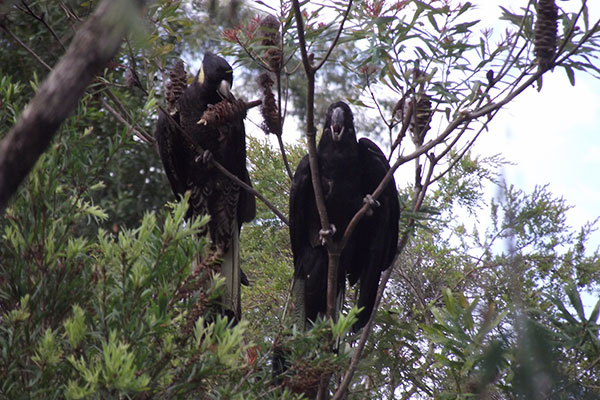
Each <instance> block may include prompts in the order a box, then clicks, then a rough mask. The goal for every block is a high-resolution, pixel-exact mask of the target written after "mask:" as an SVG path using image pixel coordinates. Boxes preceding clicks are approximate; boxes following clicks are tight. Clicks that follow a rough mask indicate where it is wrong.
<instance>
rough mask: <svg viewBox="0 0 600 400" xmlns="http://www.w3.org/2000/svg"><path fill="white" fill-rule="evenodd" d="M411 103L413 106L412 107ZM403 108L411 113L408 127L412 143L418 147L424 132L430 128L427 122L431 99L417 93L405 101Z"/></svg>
mask: <svg viewBox="0 0 600 400" xmlns="http://www.w3.org/2000/svg"><path fill="white" fill-rule="evenodd" d="M413 104H415V107H414V108H413ZM404 109H405V110H406V111H405V112H406V113H411V116H410V125H409V126H408V128H409V129H410V132H411V136H412V141H413V143H414V144H415V145H416V146H417V147H419V146H421V145H422V144H423V142H424V140H425V134H426V133H427V131H428V130H429V129H430V127H431V126H430V125H429V123H430V122H431V116H432V114H433V111H432V110H431V100H430V99H429V96H427V95H423V94H419V95H416V96H414V97H412V98H411V99H410V100H408V101H407V102H406V103H405V106H404Z"/></svg>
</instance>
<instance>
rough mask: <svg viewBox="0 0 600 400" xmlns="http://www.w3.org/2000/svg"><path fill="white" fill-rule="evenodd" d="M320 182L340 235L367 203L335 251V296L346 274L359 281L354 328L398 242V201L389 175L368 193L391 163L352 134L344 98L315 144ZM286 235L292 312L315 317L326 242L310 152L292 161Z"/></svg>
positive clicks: (322, 305)
mask: <svg viewBox="0 0 600 400" xmlns="http://www.w3.org/2000/svg"><path fill="white" fill-rule="evenodd" d="M317 155H318V163H319V172H320V176H321V187H322V189H323V196H324V198H325V205H326V208H327V214H328V217H329V221H330V223H331V224H332V225H333V226H332V229H331V230H332V231H333V237H332V240H333V241H337V242H339V241H340V240H341V239H342V236H343V234H344V231H345V230H346V227H347V226H348V223H349V222H350V220H351V219H352V217H353V216H354V214H355V213H356V212H357V211H358V209H359V208H360V207H362V205H363V202H365V201H368V202H369V203H370V204H371V209H370V211H369V212H368V213H367V214H366V215H365V216H364V217H363V218H362V220H361V221H360V223H359V224H358V226H357V228H356V230H355V231H354V232H353V234H352V235H351V237H350V239H349V241H348V242H347V245H346V247H345V248H344V249H343V251H342V254H341V256H340V264H339V270H338V283H337V284H338V288H337V290H338V310H339V304H340V301H341V300H339V299H341V298H343V292H344V291H343V289H344V285H345V279H346V277H347V278H348V281H349V282H350V285H354V284H355V283H356V282H359V297H358V307H363V310H362V311H361V312H360V313H359V315H358V321H357V322H356V324H355V325H354V327H353V328H354V330H355V331H357V330H359V329H360V328H362V327H363V326H364V325H365V324H366V323H367V321H368V320H369V317H370V315H371V312H372V310H373V306H374V303H375V297H376V294H377V287H378V285H379V278H380V277H381V272H382V271H384V270H385V269H387V268H389V267H390V265H391V263H392V261H393V259H394V255H395V254H396V250H397V241H398V219H399V214H400V206H399V202H398V192H397V191H396V184H395V182H394V180H393V179H392V180H391V181H390V182H389V183H388V184H387V186H386V187H385V190H384V191H383V193H382V194H381V196H379V198H378V199H377V201H373V200H372V199H371V197H370V194H372V193H373V192H374V191H375V189H376V187H377V186H378V185H379V183H380V182H381V180H382V178H383V177H384V175H385V174H386V172H387V171H388V170H389V169H390V166H389V163H388V162H387V159H386V158H385V156H384V154H383V153H382V152H381V150H380V149H379V147H377V145H376V144H375V143H373V142H372V141H371V140H369V139H366V138H362V139H360V140H359V141H358V142H357V140H356V132H355V129H354V122H353V115H352V111H351V110H350V107H349V106H348V105H347V104H346V103H344V102H337V103H334V104H332V105H331V106H329V109H328V110H327V116H326V119H325V126H324V127H323V134H322V136H321V140H320V141H319V145H318V148H317ZM289 211H290V238H291V244H292V252H293V255H294V297H295V302H296V308H295V310H296V312H297V313H298V319H299V320H301V321H304V322H307V321H314V320H315V319H316V317H317V316H318V315H319V314H321V315H324V314H325V312H326V308H327V295H326V294H327V264H328V257H327V249H326V247H325V246H324V245H323V242H322V240H321V239H322V235H323V234H324V232H322V231H321V225H320V219H319V215H318V212H317V207H316V202H315V196H314V192H313V186H312V181H311V175H310V165H309V161H308V156H305V157H304V158H303V159H302V161H300V163H299V164H298V167H297V168H296V172H295V174H294V179H293V182H292V189H291V195H290V210H289Z"/></svg>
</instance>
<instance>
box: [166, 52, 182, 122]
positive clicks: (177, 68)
mask: <svg viewBox="0 0 600 400" xmlns="http://www.w3.org/2000/svg"><path fill="white" fill-rule="evenodd" d="M186 88H187V73H186V72H185V67H184V65H183V61H182V60H177V62H176V63H175V65H174V66H173V68H171V71H170V72H169V83H167V94H166V97H167V111H168V112H169V113H170V114H173V113H175V111H177V100H179V96H181V94H182V93H183V91H184V90H185V89H186Z"/></svg>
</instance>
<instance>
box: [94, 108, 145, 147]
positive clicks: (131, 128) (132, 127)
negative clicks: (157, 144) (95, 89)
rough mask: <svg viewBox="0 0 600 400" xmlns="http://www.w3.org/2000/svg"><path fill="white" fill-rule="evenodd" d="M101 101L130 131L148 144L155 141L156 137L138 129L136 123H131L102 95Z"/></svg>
mask: <svg viewBox="0 0 600 400" xmlns="http://www.w3.org/2000/svg"><path fill="white" fill-rule="evenodd" d="M100 102H101V103H102V107H104V108H105V109H106V110H107V111H108V112H109V113H111V114H112V115H113V116H114V117H115V118H116V119H117V121H119V122H121V123H122V124H123V125H125V126H126V127H127V128H128V129H129V131H131V132H133V133H134V134H135V136H137V137H138V138H139V139H141V140H142V141H144V142H146V143H148V144H153V143H154V137H152V136H148V133H146V132H142V131H140V130H138V129H137V127H136V126H135V125H132V124H131V123H129V122H128V121H127V120H126V119H125V118H123V116H122V115H121V114H119V112H118V111H117V110H115V109H114V108H112V107H111V105H110V104H108V102H107V101H106V100H105V99H104V98H102V97H100Z"/></svg>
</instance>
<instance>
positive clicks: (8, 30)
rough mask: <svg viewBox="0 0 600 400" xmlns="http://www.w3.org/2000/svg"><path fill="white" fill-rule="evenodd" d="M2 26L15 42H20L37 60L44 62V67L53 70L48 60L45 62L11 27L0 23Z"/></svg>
mask: <svg viewBox="0 0 600 400" xmlns="http://www.w3.org/2000/svg"><path fill="white" fill-rule="evenodd" d="M0 27H1V28H2V30H4V32H6V33H8V35H9V36H10V37H11V38H13V40H14V41H15V42H17V43H18V44H19V46H21V47H22V48H23V49H25V51H26V52H28V53H29V54H31V56H32V57H33V58H35V60H36V61H37V62H38V63H40V64H42V65H43V66H44V68H46V69H47V70H48V71H52V67H50V66H49V65H48V64H46V62H44V60H42V59H41V58H40V57H39V56H38V55H37V54H36V53H35V52H34V51H33V50H31V49H30V48H29V47H28V46H27V45H26V44H25V43H23V42H22V41H21V39H19V38H18V37H17V36H15V34H14V33H12V31H11V30H10V29H8V28H7V27H6V26H5V25H4V24H0Z"/></svg>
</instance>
